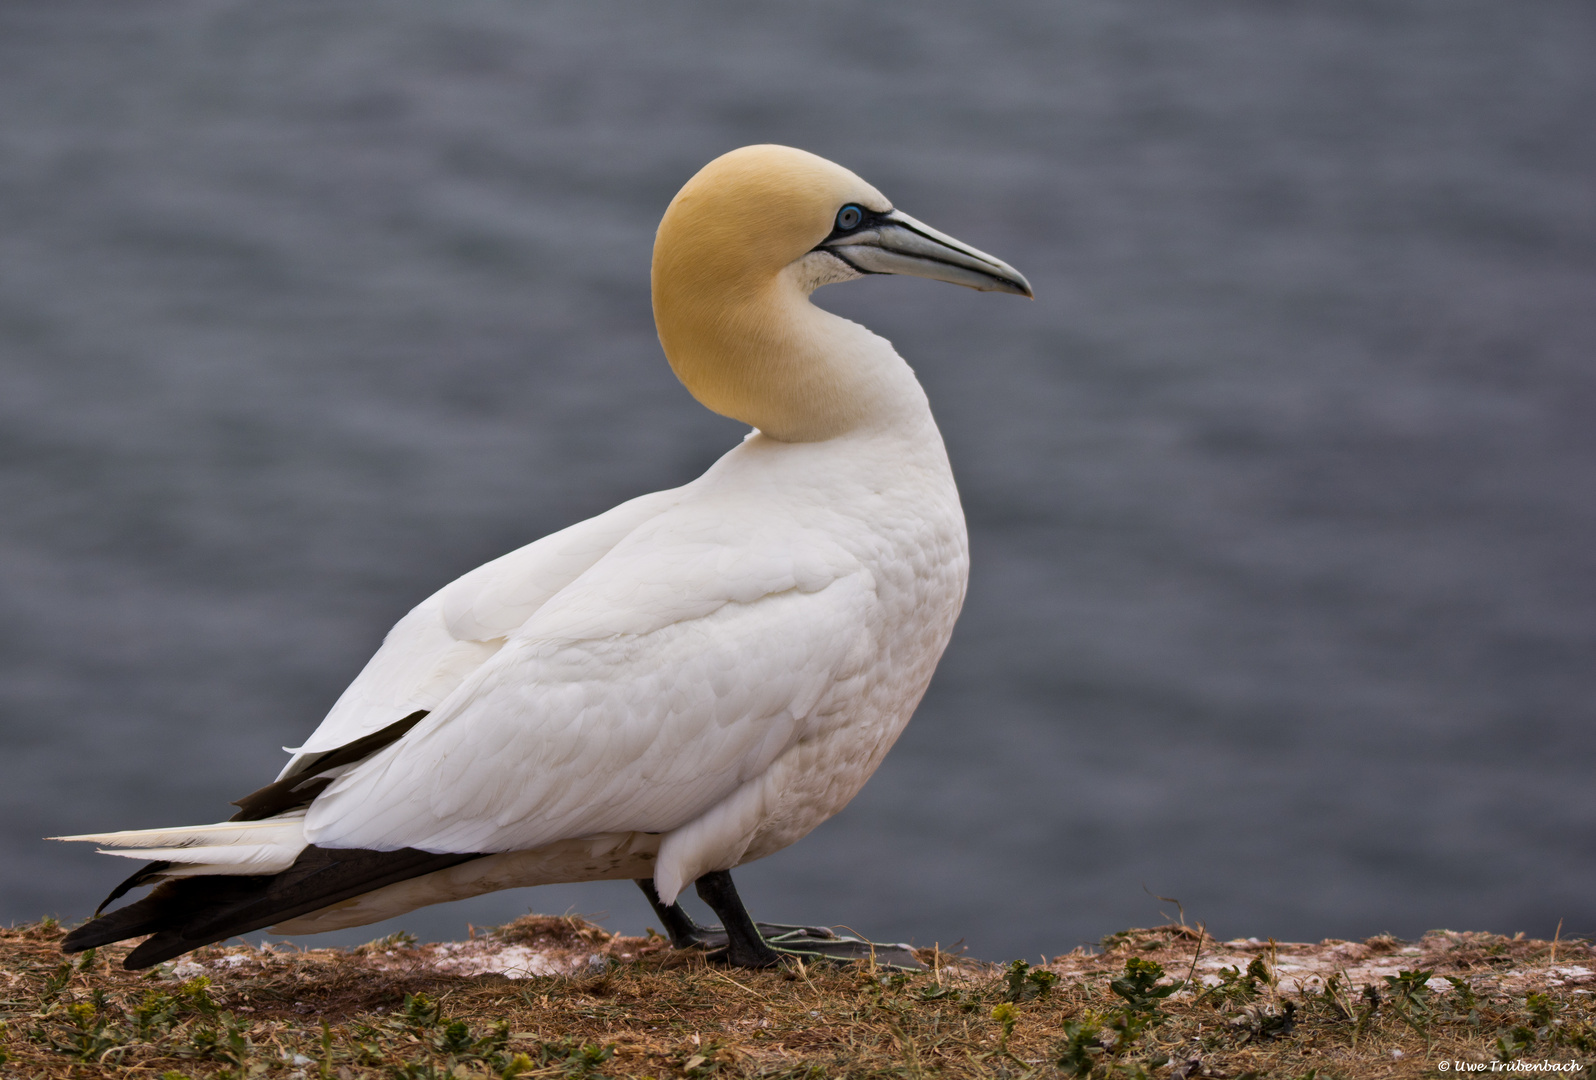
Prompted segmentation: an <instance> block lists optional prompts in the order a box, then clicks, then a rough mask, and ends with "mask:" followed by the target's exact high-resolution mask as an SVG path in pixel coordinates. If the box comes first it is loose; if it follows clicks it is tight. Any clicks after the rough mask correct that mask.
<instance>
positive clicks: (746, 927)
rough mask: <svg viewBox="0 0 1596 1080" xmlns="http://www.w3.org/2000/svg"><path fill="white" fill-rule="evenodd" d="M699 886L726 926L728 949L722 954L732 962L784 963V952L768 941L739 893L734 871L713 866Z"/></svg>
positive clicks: (752, 964)
mask: <svg viewBox="0 0 1596 1080" xmlns="http://www.w3.org/2000/svg"><path fill="white" fill-rule="evenodd" d="M696 887H697V889H698V896H699V899H701V900H703V901H704V903H706V904H708V905H709V906H710V909H711V910H713V911H714V912H715V914H716V915H719V916H720V924H721V926H722V927H724V928H725V930H726V951H725V953H723V954H722V956H723V957H724V959H725V961H726V962H727V963H728V964H730V965H731V966H732V967H743V968H762V967H774V966H775V965H777V964H779V963H781V954H780V953H778V952H776V950H774V949H772V948H771V947H770V946H769V945H767V944H765V939H764V938H762V937H760V936H759V930H758V929H757V928H756V927H755V926H754V920H753V919H751V918H749V917H748V909H747V908H745V907H743V901H742V898H741V897H740V896H738V895H737V886H735V885H733V884H732V879H731V873H730V871H727V870H711V871H710V872H709V873H707V874H705V875H703V876H702V877H700V878H699V879H698V884H697V886H696Z"/></svg>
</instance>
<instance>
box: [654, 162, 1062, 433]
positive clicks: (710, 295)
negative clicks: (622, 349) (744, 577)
mask: <svg viewBox="0 0 1596 1080" xmlns="http://www.w3.org/2000/svg"><path fill="white" fill-rule="evenodd" d="M866 274H913V275H916V276H920V277H930V278H936V279H939V280H943V281H951V282H953V283H955V284H960V285H967V286H969V287H971V288H976V289H982V290H989V291H1002V292H1013V293H1019V294H1021V295H1024V296H1029V295H1031V288H1030V285H1029V284H1027V283H1026V281H1025V278H1024V277H1023V276H1021V275H1020V273H1019V272H1018V271H1016V270H1015V269H1014V268H1013V267H1011V266H1009V265H1008V264H1007V263H1004V262H1001V261H1000V260H998V259H994V258H993V257H991V256H990V255H986V254H983V253H982V252H979V251H976V250H975V249H974V248H971V247H968V246H967V245H965V244H962V243H960V242H959V241H957V240H954V239H953V238H952V237H949V236H945V235H943V234H942V233H939V232H937V231H936V230H935V229H932V228H930V227H929V226H926V225H923V224H921V223H920V222H918V221H915V220H914V219H913V218H911V217H909V216H908V215H906V214H902V213H900V212H898V211H896V210H894V209H893V207H892V204H891V202H889V201H888V200H887V198H886V196H884V195H882V194H881V192H879V191H877V190H876V189H875V188H874V187H872V186H870V185H869V184H867V183H865V181H864V180H862V179H860V178H859V177H858V176H855V175H854V174H853V173H852V172H849V171H848V170H847V169H844V168H843V167H842V166H840V165H837V164H834V163H833V162H830V161H827V160H826V159H825V158H822V157H817V156H816V155H814V154H811V153H808V152H806V151H803V150H795V149H793V148H792V147H788V146H769V145H766V146H745V147H743V148H742V149H740V150H733V151H732V152H730V153H728V154H724V155H722V156H721V157H718V158H716V159H715V160H714V161H711V162H710V163H709V164H708V165H706V166H704V168H703V169H701V170H699V172H698V174H697V175H696V176H694V177H693V178H692V179H691V180H689V181H688V182H687V184H686V186H684V187H683V188H682V190H681V191H680V192H678V193H677V195H676V197H675V198H674V199H672V200H671V204H670V206H669V207H668V208H667V209H666V211H665V217H664V219H663V220H662V221H661V222H660V226H659V232H658V234H657V235H656V237H655V240H654V264H653V274H652V281H653V297H654V320H655V324H656V325H657V327H658V329H659V337H660V343H661V344H662V345H663V346H664V348H665V354H666V356H667V357H668V358H669V360H670V363H671V368H672V370H674V371H675V372H676V375H677V377H678V378H679V379H681V380H682V382H683V384H684V385H686V387H687V388H688V390H689V391H691V392H692V394H693V396H694V397H696V398H698V400H699V401H700V402H702V403H703V404H704V405H706V406H708V407H709V408H710V409H713V410H714V411H715V412H718V413H721V414H723V415H726V416H731V417H734V418H736V419H739V420H743V421H746V422H748V423H750V424H752V425H754V426H755V427H758V428H760V429H761V430H763V431H765V432H766V433H767V434H770V435H773V436H774V437H776V438H781V439H790V440H808V439H815V438H826V437H829V436H831V435H835V434H837V433H838V432H839V431H840V430H844V429H846V428H847V427H848V426H850V425H851V424H852V423H854V422H856V420H857V418H858V415H859V413H860V410H861V409H863V408H865V407H866V405H867V403H866V402H864V401H863V399H862V398H861V392H862V390H863V389H864V387H863V384H861V383H860V382H859V375H860V373H858V372H854V371H850V370H849V368H848V364H847V358H846V357H845V356H839V353H846V352H848V348H847V343H846V342H844V341H843V340H842V339H843V338H844V337H846V336H847V333H846V332H844V331H842V330H841V326H846V327H849V328H852V331H853V332H854V333H855V334H857V333H859V332H862V331H860V328H858V327H855V326H854V324H852V323H847V322H846V320H841V319H838V318H837V317H836V316H832V315H829V314H827V313H825V312H822V311H820V309H818V308H815V307H814V306H813V305H811V304H810V303H809V301H808V294H809V293H810V292H812V291H813V290H814V289H815V288H816V287H818V286H820V285H824V284H827V283H829V282H834V281H846V280H849V279H851V278H856V277H862V276H864V275H866ZM839 324H841V325H839Z"/></svg>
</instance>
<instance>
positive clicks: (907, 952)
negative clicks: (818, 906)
mask: <svg viewBox="0 0 1596 1080" xmlns="http://www.w3.org/2000/svg"><path fill="white" fill-rule="evenodd" d="M710 879H718V880H710ZM636 881H637V887H638V888H639V889H642V890H643V895H644V896H646V897H648V903H649V906H650V907H652V908H653V909H654V914H656V915H658V916H659V918H660V921H661V922H662V923H664V924H665V932H666V933H667V934H669V935H670V939H671V945H672V947H674V948H677V949H710V950H713V951H712V954H711V955H712V957H713V958H714V959H719V960H725V961H726V962H727V963H730V964H735V965H737V966H739V967H745V966H746V967H760V966H766V965H767V964H768V963H771V962H773V961H771V959H770V957H776V958H778V959H779V958H780V957H783V956H797V957H801V958H802V959H804V960H806V961H816V960H829V961H834V962H838V963H847V962H848V961H850V960H871V961H874V962H875V963H876V964H878V965H879V966H881V967H893V968H904V969H907V970H911V971H913V970H919V969H921V968H923V967H924V966H925V965H923V964H921V963H920V961H919V960H918V959H916V957H915V955H914V951H913V950H912V949H910V948H909V946H907V945H884V944H876V943H873V942H869V941H863V940H860V939H859V938H855V937H838V936H837V934H836V933H835V932H833V931H832V930H829V929H827V928H826V927H824V926H788V925H785V924H782V923H752V924H751V925H752V930H753V933H752V934H748V933H746V932H745V934H744V935H743V945H742V946H741V947H738V948H736V949H735V950H734V947H733V945H732V942H733V937H732V935H731V934H730V933H729V932H727V930H725V929H724V928H722V927H719V926H700V925H698V923H696V922H694V921H693V918H692V916H691V915H688V914H687V912H686V911H685V910H683V908H682V906H681V905H680V904H670V905H666V904H664V903H662V902H661V901H660V898H659V892H658V891H657V890H656V889H655V888H654V881H653V879H652V878H637V879H636ZM706 889H707V890H708V892H707V893H706V891H705V890H706ZM698 895H699V896H701V897H703V898H704V900H705V902H707V903H708V904H709V905H710V907H712V908H714V909H715V912H716V914H718V915H720V916H721V918H722V919H726V918H727V916H726V911H725V909H723V908H722V906H721V905H722V903H724V900H725V898H728V897H729V899H730V904H729V905H728V906H729V907H730V908H732V909H733V910H735V911H736V912H737V913H738V914H739V915H740V916H741V920H742V922H743V924H744V926H745V927H746V926H748V925H749V918H748V912H747V910H746V909H745V908H744V907H743V903H742V900H741V899H740V898H739V897H738V895H737V890H736V888H734V887H733V885H732V881H731V874H729V873H728V872H726V871H725V870H719V871H716V872H715V873H714V874H705V875H704V876H703V877H701V878H699V879H698ZM712 896H714V897H715V899H711V897H712ZM735 924H736V920H732V921H729V922H728V924H727V925H735ZM749 939H753V940H754V941H755V942H757V945H755V946H754V947H753V948H751V949H750V948H748V947H747V946H748V941H749ZM761 948H763V949H764V950H765V952H766V953H768V954H769V956H765V958H764V963H760V962H759V961H758V960H757V959H756V962H755V963H753V964H744V963H742V962H741V961H739V960H738V959H735V958H734V957H735V956H745V955H746V954H747V953H749V952H752V953H753V955H754V956H755V957H756V958H758V957H760V956H762V955H763V954H762V953H761V952H760V949H761Z"/></svg>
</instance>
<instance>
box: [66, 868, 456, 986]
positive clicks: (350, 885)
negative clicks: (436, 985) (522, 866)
mask: <svg viewBox="0 0 1596 1080" xmlns="http://www.w3.org/2000/svg"><path fill="white" fill-rule="evenodd" d="M478 858H481V855H480V854H476V853H467V854H458V853H454V852H444V853H442V854H434V853H432V852H428V851H417V850H416V849H414V848H401V849H400V850H398V851H359V850H345V849H340V848H319V847H316V846H315V845H311V846H310V847H307V848H306V849H305V850H304V851H302V852H300V854H299V858H298V859H296V860H294V865H293V866H290V867H289V868H288V869H287V870H284V871H283V872H282V873H280V874H267V875H256V876H243V875H205V876H201V877H187V878H173V879H172V880H170V881H163V882H162V883H161V884H160V885H158V886H156V888H155V890H154V891H153V892H151V893H150V895H148V896H146V897H144V898H143V899H142V900H138V901H136V902H134V903H131V904H129V905H127V906H126V907H121V908H117V909H116V910H115V911H113V912H111V913H110V914H107V915H102V916H100V917H99V918H97V919H94V920H93V921H91V922H88V923H85V924H84V925H82V926H80V927H78V928H77V929H76V930H73V931H72V932H71V933H70V934H68V935H67V936H66V940H65V941H64V942H63V943H62V948H63V949H65V950H66V951H67V952H69V953H70V952H82V951H83V950H84V949H93V948H97V947H99V946H101V945H109V944H110V943H111V942H113V941H123V940H125V939H127V938H130V937H137V936H139V935H140V934H153V935H154V936H153V937H151V938H150V939H149V940H147V941H145V942H144V943H143V944H141V945H139V947H138V948H136V949H134V950H133V952H132V953H131V954H129V956H128V958H127V959H126V960H125V961H123V966H124V967H126V968H127V969H128V970H129V971H137V970H138V969H139V968H146V967H149V966H150V965H152V964H158V963H160V962H161V961H162V960H170V959H171V958H172V957H174V956H178V955H180V954H182V953H186V952H188V951H189V950H190V949H198V948H200V947H201V946H203V945H211V944H214V943H215V942H218V941H225V940H226V939H227V938H230V937H233V936H234V935H236V934H245V933H248V932H249V931H251V930H259V929H261V928H262V927H266V926H271V925H272V924H273V923H279V922H283V921H285V920H288V919H292V918H294V917H296V916H299V915H306V914H309V913H310V912H312V911H318V910H320V909H321V908H324V907H327V906H328V905H329V904H336V903H338V902H339V901H341V900H348V899H350V898H351V897H355V896H360V895H362V894H363V893H368V892H371V891H372V890H374V889H380V888H382V887H383V886H384V885H392V884H394V883H395V882H399V881H405V880H407V879H409V878H413V877H420V876H421V875H422V874H430V873H432V872H433V871H434V870H443V869H446V868H447V867H450V866H456V865H458V864H460V863H463V862H468V861H470V860H472V859H478Z"/></svg>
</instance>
